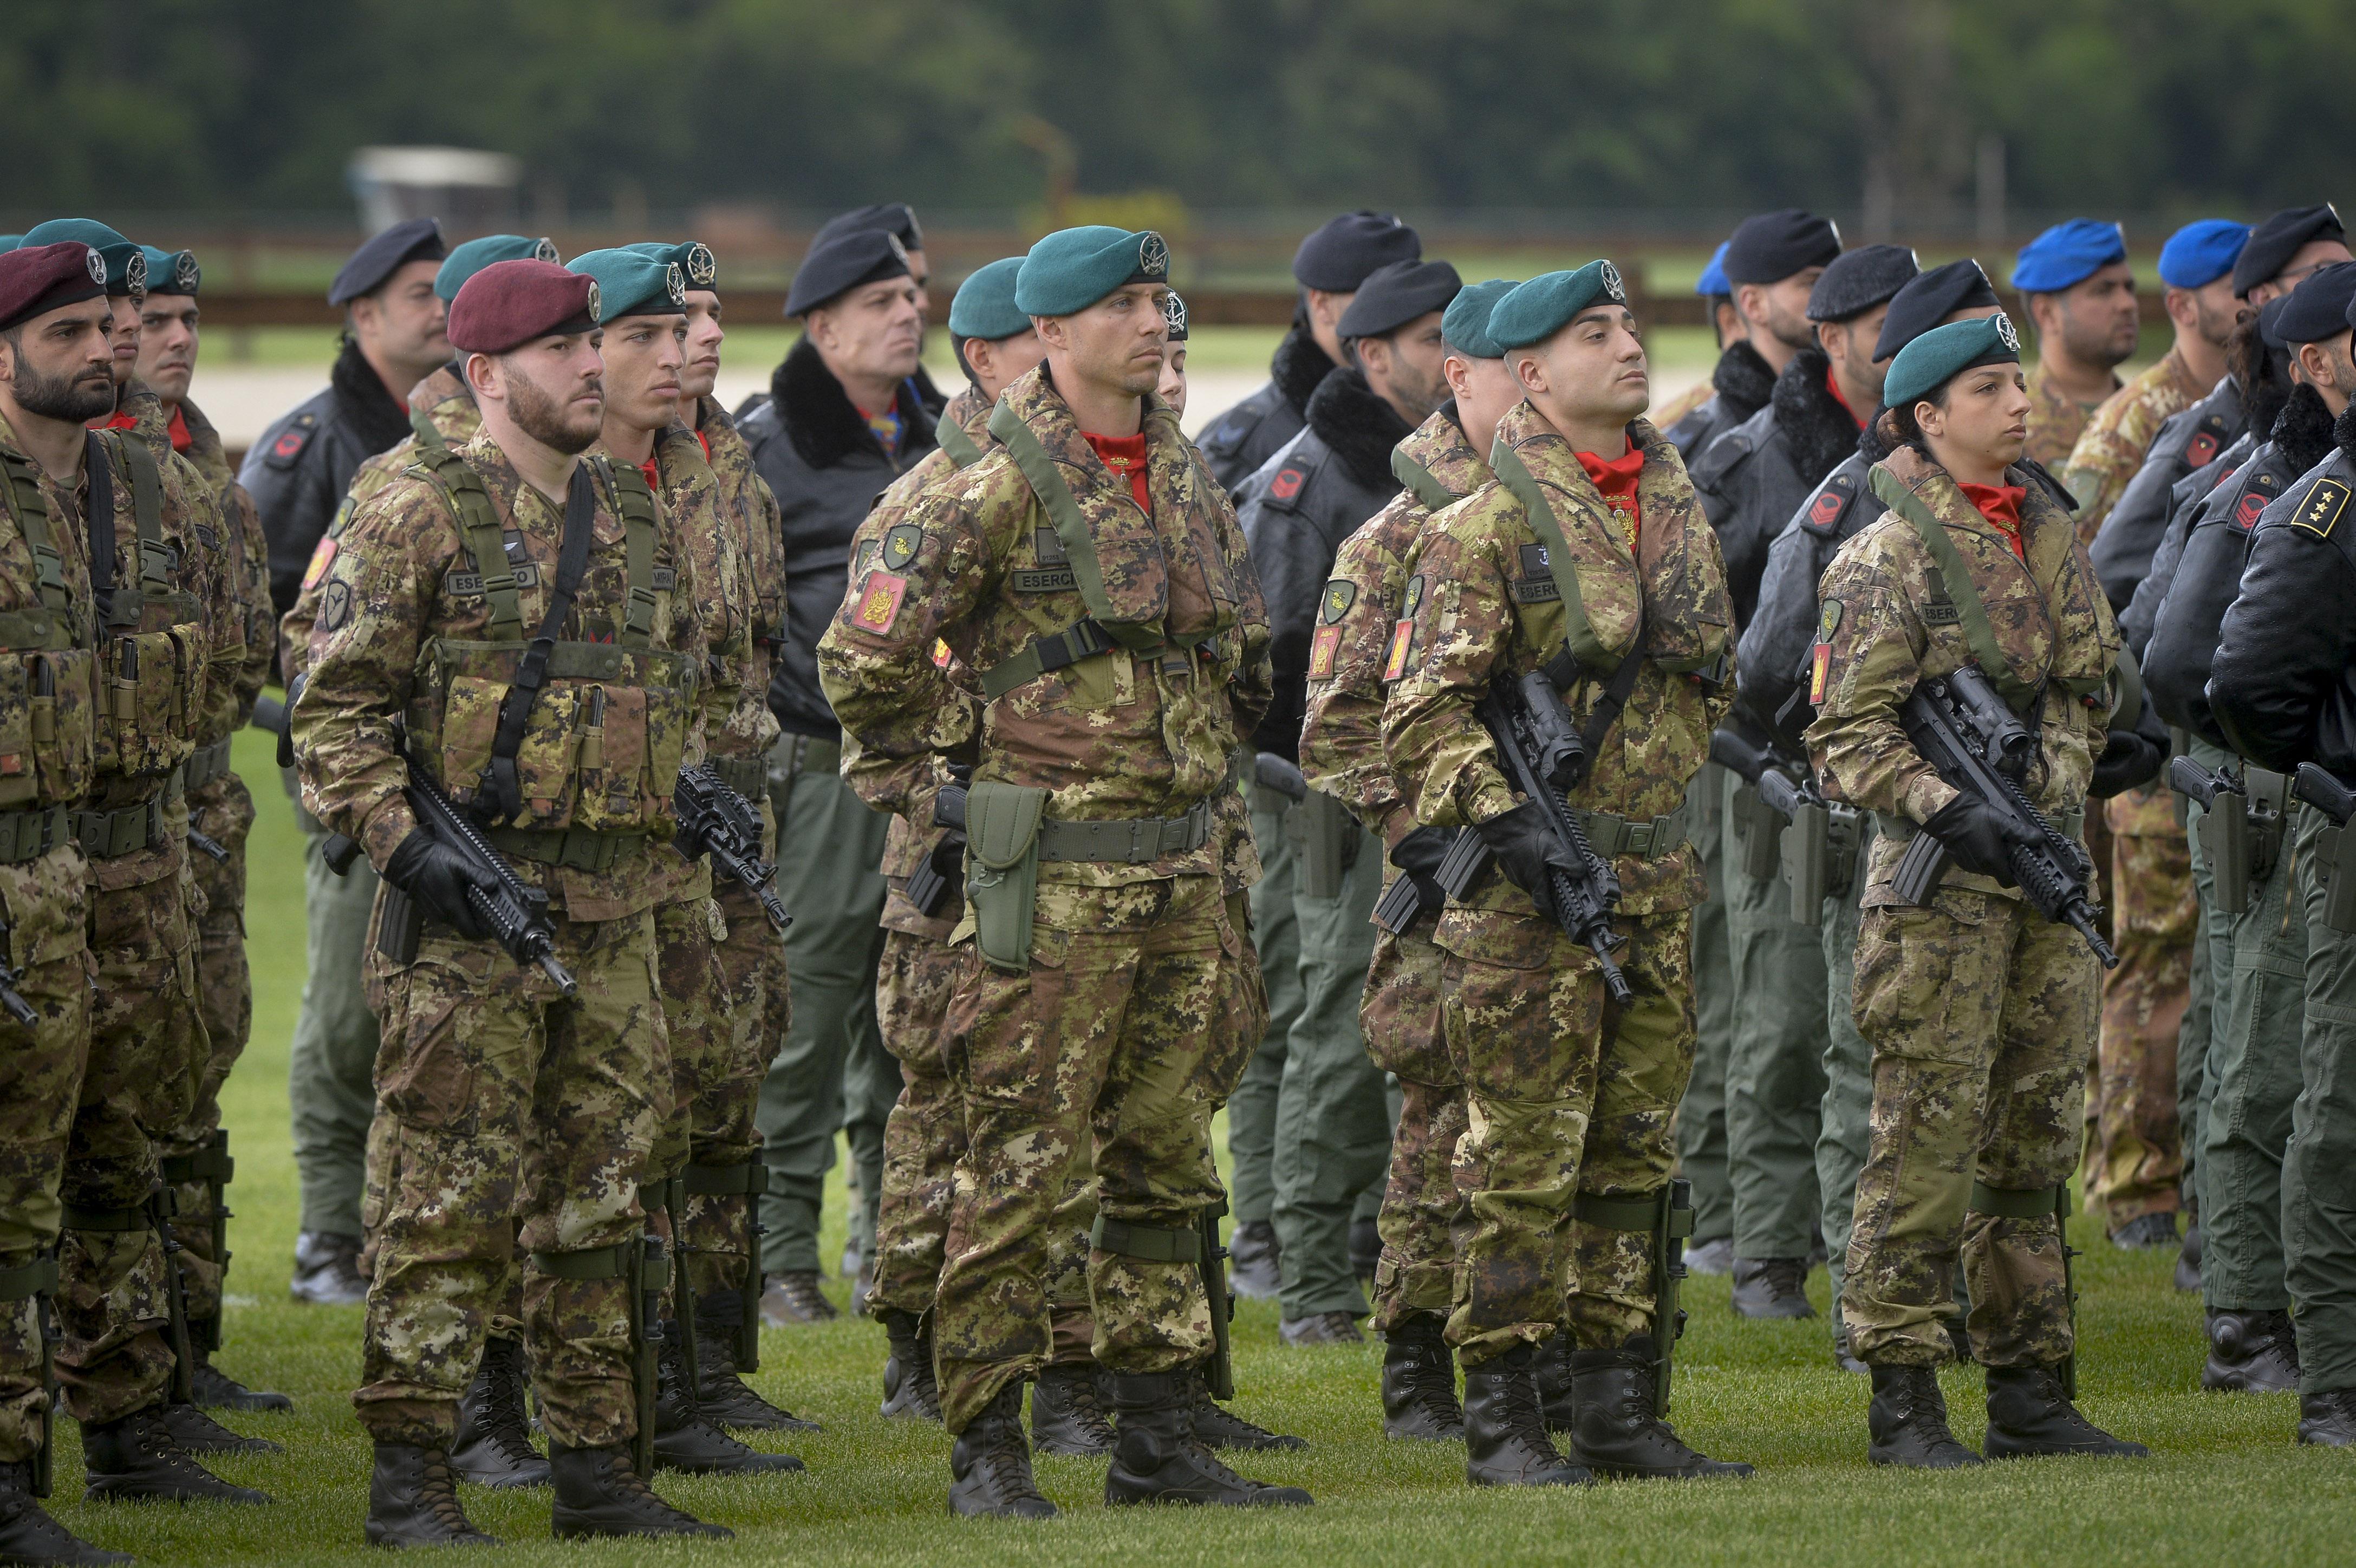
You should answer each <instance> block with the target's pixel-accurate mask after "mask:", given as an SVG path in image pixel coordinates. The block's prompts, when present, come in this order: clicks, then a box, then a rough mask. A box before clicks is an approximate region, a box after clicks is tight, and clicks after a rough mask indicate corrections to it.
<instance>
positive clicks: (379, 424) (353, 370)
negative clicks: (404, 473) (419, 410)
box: [327, 338, 410, 452]
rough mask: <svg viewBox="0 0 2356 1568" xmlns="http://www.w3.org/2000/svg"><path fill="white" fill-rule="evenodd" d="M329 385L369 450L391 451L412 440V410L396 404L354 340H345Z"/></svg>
mask: <svg viewBox="0 0 2356 1568" xmlns="http://www.w3.org/2000/svg"><path fill="white" fill-rule="evenodd" d="M327 384H328V385H329V386H331V387H333V388H335V390H336V409H337V412H338V413H341V414H342V415H343V416H344V421H345V423H346V424H349V425H350V426H351V427H352V432H353V434H355V435H358V436H359V438H360V440H361V441H362V442H363V443H365V444H366V445H367V446H368V449H369V451H371V452H386V451H390V450H391V449H392V448H393V447H395V446H400V445H401V444H402V442H403V441H405V440H407V439H408V438H409V434H410V431H409V410H407V409H406V408H403V407H402V405H401V404H400V403H396V402H394V401H393V396H392V393H391V392H388V391H386V390H385V384H384V381H383V378H381V377H380V376H379V375H378V374H377V373H376V367H375V366H374V365H371V364H369V362H368V357H367V356H366V355H364V354H362V353H361V352H360V346H359V343H357V342H355V341H354V340H353V339H351V338H345V339H344V347H343V351H342V352H341V353H339V354H337V356H336V368H335V369H334V370H332V371H328V372H327Z"/></svg>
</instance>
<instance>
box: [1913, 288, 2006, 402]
mask: <svg viewBox="0 0 2356 1568" xmlns="http://www.w3.org/2000/svg"><path fill="white" fill-rule="evenodd" d="M2019 362H2020V335H2019V333H2018V332H2016V331H2014V330H2013V327H2012V317H2009V316H2007V315H2006V314H2005V313H2004V312H2003V311H2001V310H1999V311H1997V313H1996V314H1995V315H1994V316H1984V317H1978V318H1977V319H1976V320H1971V321H1950V322H1948V323H1947V324H1946V325H1945V326H1944V327H1933V328H1931V330H1929V331H1928V332H1925V333H1923V334H1922V336H1921V337H1920V338H1915V339H1914V340H1913V341H1912V342H1911V343H1909V344H1907V345H1906V347H1904V348H1903V349H1899V350H1898V358H1897V359H1896V360H1892V361H1891V362H1890V375H1889V377H1888V379H1887V380H1885V381H1883V382H1882V388H1881V401H1882V402H1883V403H1886V404H1888V405H1889V406H1890V407H1891V408H1904V407H1906V406H1907V405H1908V404H1910V403H1919V402H1921V401H1922V399H1924V398H1926V397H1929V396H1930V395H1931V394H1932V393H1933V392H1937V391H1938V390H1939V389H1940V388H1941V387H1943V386H1945V385H1946V384H1947V383H1948V382H1949V381H1953V380H1954V379H1955V378H1956V377H1957V376H1959V375H1962V374H1963V373H1964V372H1965V371H1968V370H1970V369H1971V368H1972V367H1973V366H1975V365H2001V364H2016V365H2017V364H2019Z"/></svg>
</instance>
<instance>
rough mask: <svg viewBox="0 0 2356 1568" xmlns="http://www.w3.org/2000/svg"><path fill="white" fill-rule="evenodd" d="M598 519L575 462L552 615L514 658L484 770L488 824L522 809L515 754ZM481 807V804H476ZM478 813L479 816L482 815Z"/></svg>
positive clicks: (583, 470) (589, 484)
mask: <svg viewBox="0 0 2356 1568" xmlns="http://www.w3.org/2000/svg"><path fill="white" fill-rule="evenodd" d="M596 516H597V500H596V492H595V490H594V488H593V481H592V480H591V479H590V478H589V465H587V464H586V463H577V464H575V465H574V466H573V483H572V484H571V485H570V486H569V487H567V489H566V490H565V493H564V543H563V547H562V549H561V550H560V551H559V553H558V554H557V559H556V581H555V583H554V584H553V585H551V587H550V589H549V596H548V614H547V615H546V616H544V617H542V618H541V623H540V635H539V636H537V637H535V638H533V639H531V646H530V647H529V648H527V649H525V650H524V651H523V657H522V658H520V659H519V660H516V675H515V683H514V684H513V685H511V686H509V688H508V693H507V696H506V697H505V698H504V699H502V700H501V702H500V703H499V727H498V734H497V735H495V736H493V737H492V739H491V760H490V762H489V763H488V764H487V765H486V767H485V768H484V769H483V788H482V790H481V791H480V800H487V802H488V803H489V804H490V806H491V808H492V815H491V816H490V817H489V818H487V819H485V820H487V821H500V820H507V819H512V818H513V817H514V816H515V815H516V813H517V812H519V811H521V810H522V809H523V793H522V789H521V786H520V785H519V782H518V780H517V779H516V754H517V753H518V752H519V751H520V750H521V749H522V747H523V736H524V730H525V729H526V728H527V727H528V726H529V725H530V723H531V710H532V709H533V707H534V706H535V705H537V704H538V703H539V701H540V693H541V688H542V687H544V686H545V685H546V684H547V683H548V658H549V654H550V652H551V651H552V650H553V649H554V647H555V644H556V636H557V633H558V632H560V631H562V629H563V627H564V620H565V618H566V617H567V616H570V615H571V614H572V613H573V596H575V595H577V594H579V593H580V591H581V579H582V578H583V577H584V576H585V575H587V574H588V570H589V540H590V536H591V534H592V533H594V532H595V522H596ZM478 803H479V802H478ZM478 814H479V813H478Z"/></svg>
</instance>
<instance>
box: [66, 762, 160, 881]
mask: <svg viewBox="0 0 2356 1568" xmlns="http://www.w3.org/2000/svg"><path fill="white" fill-rule="evenodd" d="M178 782H179V780H178V778H177V775H175V776H174V777H173V778H171V779H166V781H165V782H164V783H163V784H161V785H159V786H158V787H157V788H156V790H155V793H154V794H153V795H150V796H148V797H147V799H145V800H142V801H140V802H139V803H138V804H136V805H132V806H117V807H115V808H114V809H113V810H112V811H68V812H67V813H66V816H67V819H68V820H69V822H70V823H71V824H72V827H73V836H74V839H75V842H77V843H80V845H81V852H82V854H86V855H88V856H89V857H90V858H91V859H92V860H119V859H121V858H122V857H123V856H124V855H126V854H138V853H139V852H140V851H142V850H145V849H152V848H155V846H157V845H159V844H163V843H168V842H169V835H168V834H167V833H166V832H165V831H164V805H165V802H166V800H169V799H170V797H171V794H172V789H173V787H174V786H175V785H176V784H177V783H178Z"/></svg>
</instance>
